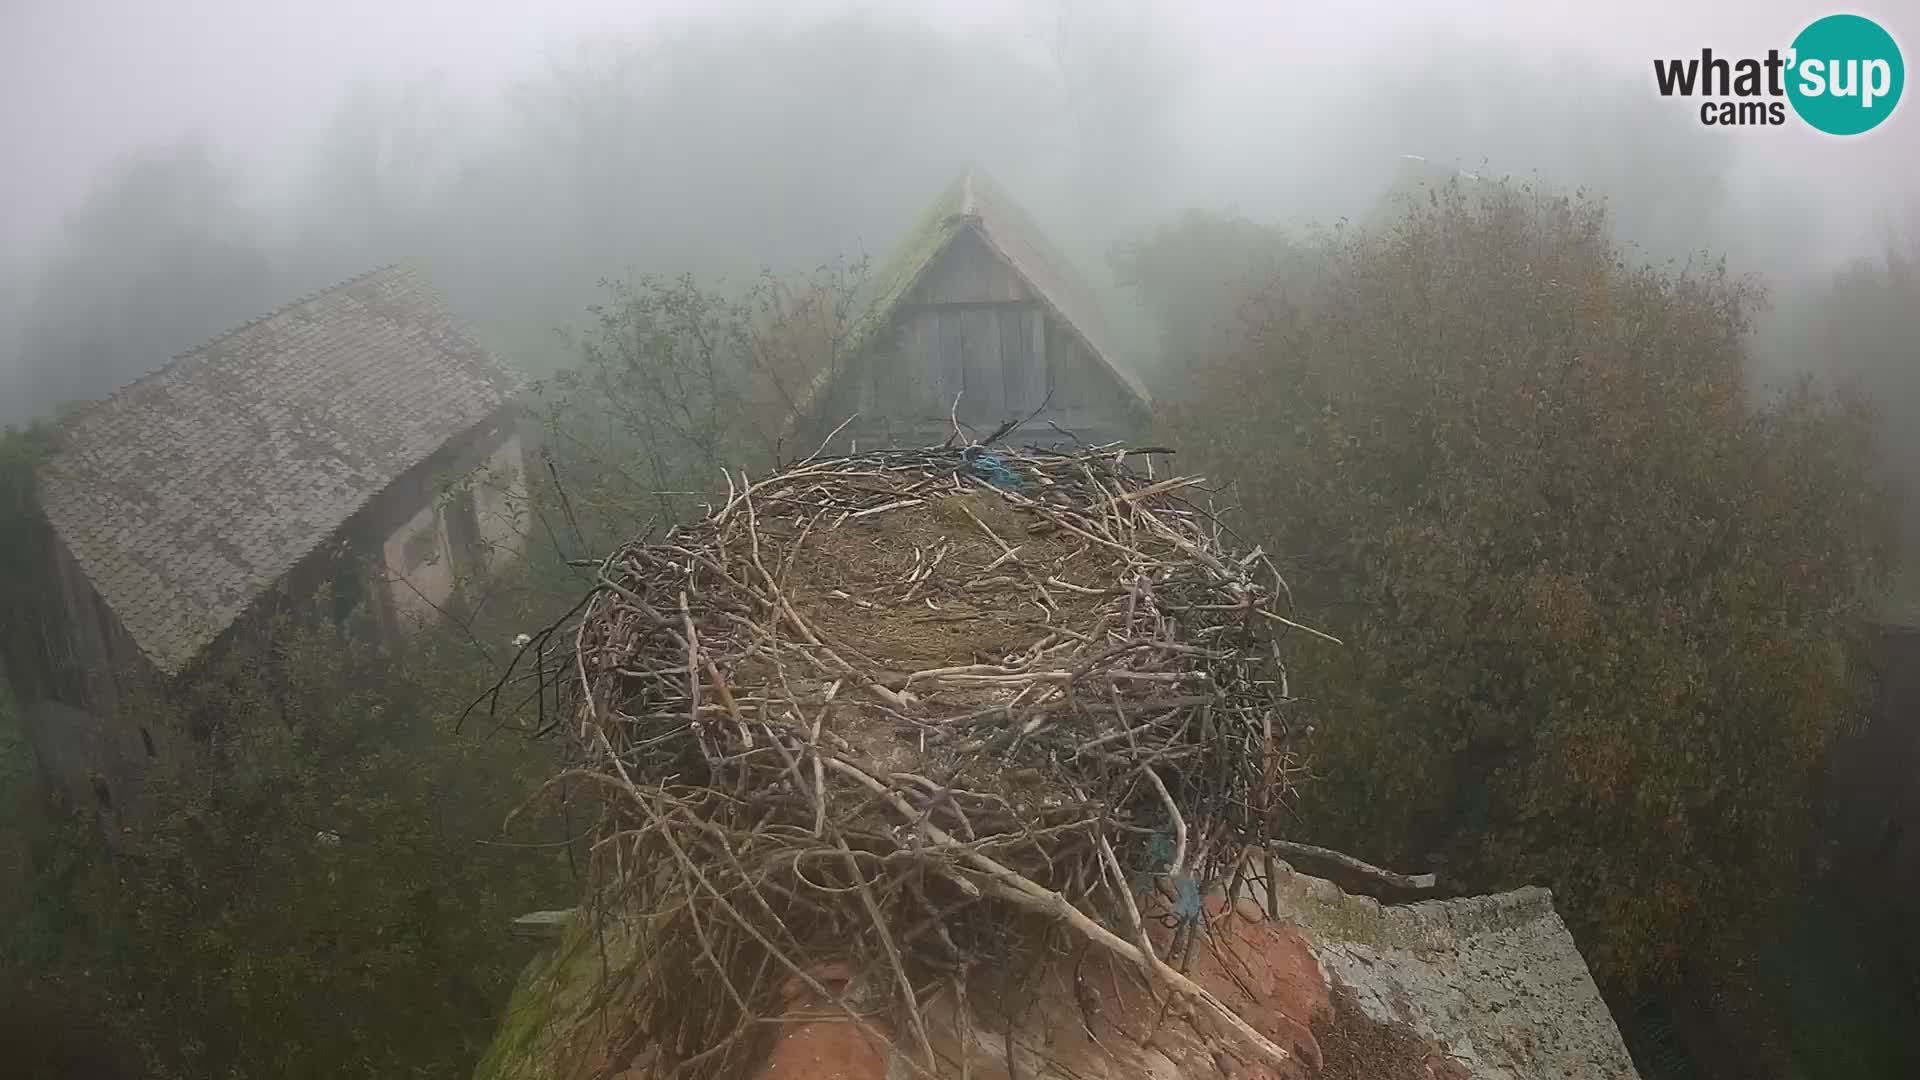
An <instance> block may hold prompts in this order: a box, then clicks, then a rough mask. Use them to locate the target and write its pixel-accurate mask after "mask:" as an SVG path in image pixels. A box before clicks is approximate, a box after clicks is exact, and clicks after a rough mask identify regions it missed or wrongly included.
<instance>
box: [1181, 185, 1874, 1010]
mask: <svg viewBox="0 0 1920 1080" xmlns="http://www.w3.org/2000/svg"><path fill="white" fill-rule="evenodd" d="M1319 256H1320V258H1321V259H1322V260H1323V267H1322V270H1323V273H1322V276H1321V279H1320V280H1319V283H1318V285H1317V286H1316V287H1315V289H1314V290H1313V294H1312V295H1311V296H1309V297H1306V298H1304V299H1301V298H1298V297H1296V296H1293V295H1279V294H1270V295H1269V297H1268V298H1267V302H1266V303H1265V304H1264V305H1261V308H1262V314H1261V317H1260V318H1259V319H1258V320H1256V321H1255V322H1254V323H1253V324H1252V327H1253V328H1252V329H1251V331H1250V332H1249V334H1248V337H1247V340H1246V341H1244V342H1243V344H1242V347H1239V348H1237V349H1235V350H1233V351H1231V352H1230V353H1227V354H1225V355H1222V356H1218V357H1215V358H1214V360H1213V362H1212V363H1210V364H1199V365H1197V367H1199V368H1200V372H1199V374H1198V385H1199V389H1198V391H1197V392H1195V393H1194V394H1193V396H1192V397H1191V399H1190V400H1188V401H1186V402H1183V403H1180V404H1177V405H1175V406H1173V407H1172V408H1171V409H1170V410H1169V415H1168V417H1167V420H1168V424H1169V427H1170V429H1171V436H1172V437H1173V438H1174V439H1175V441H1176V442H1177V444H1178V445H1179V446H1180V447H1181V448H1182V449H1183V451H1186V452H1192V453H1194V454H1196V455H1197V456H1198V457H1199V458H1200V459H1201V460H1200V462H1199V465H1201V466H1203V468H1204V471H1206V472H1207V474H1208V475H1211V476H1214V477H1216V478H1219V479H1231V480H1233V481H1235V482H1236V492H1237V494H1238V496H1239V497H1240V498H1241V499H1242V500H1243V501H1244V506H1245V510H1246V511H1247V513H1248V515H1249V517H1250V518H1251V520H1252V522H1253V523H1254V525H1255V527H1256V531H1257V532H1258V534H1259V535H1260V538H1261V539H1262V540H1263V541H1264V542H1265V543H1267V544H1268V545H1269V546H1270V547H1272V548H1273V549H1275V550H1278V551H1279V552H1282V553H1283V554H1284V555H1285V556H1286V558H1287V565H1288V566H1290V567H1291V568H1292V571H1293V573H1294V576H1295V578H1296V580H1295V581H1294V585H1295V588H1296V594H1297V596H1298V597H1299V599H1300V600H1301V602H1302V603H1303V605H1304V606H1305V607H1306V609H1307V611H1308V613H1309V615H1310V616H1311V618H1312V619H1313V620H1314V621H1315V622H1316V623H1317V624H1318V625H1321V626H1323V627H1325V628H1326V629H1328V630H1329V631H1331V632H1333V633H1335V634H1337V635H1339V636H1340V637H1342V638H1343V639H1344V641H1345V646H1344V647H1343V648H1337V649H1336V648H1332V647H1327V648H1325V649H1321V650H1319V651H1318V653H1317V655H1316V656H1315V658H1314V659H1313V661H1312V667H1313V670H1311V671H1310V672H1306V673H1303V674H1302V675H1301V676H1300V678H1299V679H1298V683H1299V685H1303V686H1311V687H1314V688H1316V692H1317V693H1318V694H1319V695H1320V697H1319V699H1318V701H1317V703H1316V712H1317V715H1318V716H1319V720H1318V732H1317V735H1316V754H1317V762H1318V767H1319V769H1320V770H1321V771H1322V772H1324V774H1325V777H1326V781H1327V782H1325V783H1321V784H1319V785H1318V786H1317V787H1316V792H1317V799H1316V800H1315V804H1314V806H1313V807H1312V808H1309V809H1310V812H1313V813H1314V816H1313V817H1312V819H1311V820H1310V821H1309V822H1308V826H1309V828H1310V830H1311V831H1312V832H1314V833H1316V834H1317V835H1319V836H1321V837H1323V838H1325V839H1327V840H1329V841H1331V842H1335V843H1339V844H1342V845H1344V846H1348V847H1351V848H1355V849H1358V850H1362V851H1369V852H1372V853H1374V854H1375V855H1376V856H1377V857H1379V858H1381V859H1385V860H1390V861H1395V862H1421V863H1424V862H1427V861H1429V860H1430V859H1431V860H1435V861H1438V862H1440V863H1441V864H1442V867H1443V870H1444V872H1445V875H1446V876H1447V877H1450V878H1452V879H1454V880H1456V881H1458V882H1460V883H1462V884H1465V885H1467V886H1468V887H1473V888H1487V887H1504V886H1511V885H1518V884H1521V883H1523V882H1542V883H1546V884H1548V885H1550V886H1552V887H1553V889H1554V890H1555V894H1556V898H1557V901H1558V903H1559V905H1560V907H1561V910H1562V911H1563V912H1564V913H1565V914H1567V916H1568V917H1569V919H1570V921H1571V923H1572V925H1573V928H1574V930H1575V933H1576V935H1577V936H1578V937H1579V938H1580V939H1581V942H1582V945H1583V947H1584V949H1585V951H1586V954H1587V956H1588V958H1589V961H1590V962H1591V963H1592V964H1593V966H1594V967H1595V969H1596V971H1597V972H1598V973H1599V974H1600V975H1601V976H1602V977H1603V978H1605V979H1608V980H1612V981H1616V982H1620V983H1632V982H1634V981H1635V980H1637V979H1640V978H1641V977H1644V976H1649V975H1654V974H1657V973H1659V972H1661V971H1662V970H1664V969H1666V968H1667V967H1668V966H1669V965H1670V964H1671V963H1673V962H1674V961H1675V960H1676V959H1677V958H1678V957H1680V956H1681V955H1682V954H1683V953H1685V952H1686V951H1687V950H1688V949H1689V948H1690V947H1692V946H1693V945H1695V944H1696V943H1702V942H1703V941H1705V940H1706V939H1707V938H1709V937H1710V932H1711V931H1712V930H1713V928H1716V927H1721V926H1729V925H1733V924H1737V923H1738V922H1739V921H1741V920H1742V919H1743V918H1745V917H1746V916H1747V915H1749V914H1751V913H1753V912H1755V911H1756V910H1757V909H1758V908H1759V907H1761V906H1763V905H1765V904H1766V903H1767V902H1768V901H1769V900H1770V899H1771V898H1773V897H1774V896H1775V895H1776V894H1777V892H1778V890H1779V888H1780V886H1781V885H1782V884H1783V882H1784V881H1785V879H1786V877H1787V874H1788V871H1789V870H1790V868H1791V866H1792V863H1793V862H1794V859H1795V855H1796V851H1797V846H1798V843H1799V840H1800V838H1801V835H1802V831H1803V828H1804V824H1805V823H1804V821H1803V817H1804V808H1805V805H1806V804H1805V800H1804V792H1805V787H1806V784H1807V782H1808V780H1809V774H1810V772H1811V770H1812V769H1813V768H1814V767H1815V765H1816V763H1817V762H1818V761H1819V759H1820V757H1821V755H1822V753H1823V751H1824V749H1825V748H1826V747H1827V746H1828V745H1829V743H1830V742H1831V741H1832V739H1833V738H1834V737H1835V736H1836V735H1837V734H1838V733H1840V732H1841V731H1842V730H1843V729H1844V728H1845V727H1846V726H1847V725H1848V724H1849V723H1850V722H1852V721H1853V720H1854V718H1855V717H1857V716H1858V715H1859V714H1860V710H1861V706H1862V701H1861V700H1860V694H1859V690H1860V687H1859V685H1858V681H1857V679H1856V677H1855V674H1854V673H1855V668H1854V667H1853V666H1852V665H1851V664H1850V663H1849V656H1850V654H1849V651H1848V650H1849V642H1850V639H1851V632H1852V630H1851V628H1852V627H1853V625H1854V622H1853V620H1854V617H1855V616H1856V615H1857V614H1858V613H1859V611H1860V607H1861V602H1862V600H1863V599H1864V596H1865V590H1866V589H1867V588H1868V587H1870V586H1872V585H1873V584H1874V583H1875V581H1876V580H1877V575H1878V574H1879V570H1880V567H1881V565H1882V561H1883V559H1884V557H1885V554H1886V551H1887V544H1886V538H1887V527H1886V521H1887V514H1886V513H1885V502H1884V499H1883V498H1882V494H1881V492H1880V491H1879V490H1878V489H1877V487H1876V486H1875V482H1874V480H1873V477H1874V476H1875V475H1876V474H1875V472H1874V468H1873V453H1874V450H1873V445H1872V437H1871V426H1870V424H1869V422H1868V421H1869V418H1868V417H1867V416H1866V415H1865V413H1864V412H1863V411H1862V409H1861V408H1860V407H1858V406H1857V405H1853V404H1848V403H1841V402H1835V401H1832V400H1828V399H1826V398H1823V397H1822V396H1820V395H1819V394H1817V393H1816V392H1815V391H1814V390H1813V389H1812V388H1811V387H1810V386H1808V385H1806V384H1802V385H1800V386H1798V387H1796V388H1795V389H1794V390H1792V391H1791V392H1789V393H1786V394H1784V395H1782V396H1780V397H1779V398H1777V399H1776V400H1773V401H1771V402H1769V403H1767V404H1766V405H1765V406H1764V407H1760V408H1754V407H1752V406H1751V404H1750V400H1749V396H1748V389H1749V388H1748V386H1747V383H1746V377H1745V373H1744V370H1743V348H1744V346H1743V335H1744V334H1745V332H1746V329H1747V324H1748V317H1749V314H1750V313H1751V312H1752V311H1753V310H1754V308H1755V305H1756V304H1758V303H1760V302H1761V299H1762V298H1761V296H1760V295H1759V293H1758V292H1757V290H1756V289H1755V288H1754V287H1753V286H1751V285H1749V284H1748V283H1744V282H1741V281H1736V280H1733V279H1730V278H1729V277H1728V276H1727V275H1726V273H1725V271H1724V268H1723V267H1719V266H1712V267H1706V268H1702V269H1695V270H1688V271H1685V272H1662V271H1658V270H1654V269H1649V268H1642V267H1635V266H1630V265H1628V264H1627V263H1626V262H1624V261H1623V259H1622V257H1621V256H1620V255H1619V254H1618V253H1617V252H1616V251H1615V250H1614V249H1613V247H1612V246H1611V245H1610V242H1609V238H1608V231H1607V227H1606V219H1605V214H1604V211H1603V208H1602V207H1600V206H1598V205H1596V204H1594V203H1592V202H1588V201H1584V200H1573V199H1565V198H1552V197H1545V196H1541V195H1536V194H1535V193H1533V192H1531V191H1529V190H1526V189H1516V188H1513V187H1510V186H1505V185H1484V186H1481V187H1478V188H1476V190H1475V192H1474V193H1473V194H1471V195H1469V194H1468V193H1466V192H1464V191H1462V190H1461V189H1460V188H1459V187H1458V186H1450V187H1448V188H1446V189H1445V190H1444V191H1439V190H1436V191H1433V192H1431V193H1430V194H1429V196H1428V198H1427V199H1426V200H1424V201H1422V202H1419V203H1416V204H1414V205H1411V206H1409V207H1407V209H1406V211H1405V213H1404V215H1403V216H1402V217H1401V218H1400V219H1399V220H1398V221H1397V222H1394V223H1392V224H1390V225H1388V226H1386V227H1383V228H1379V229H1365V230H1354V229H1348V230H1344V231H1343V232H1342V233H1341V234H1339V235H1337V236H1335V237H1332V238H1330V239H1329V241H1328V242H1327V244H1326V246H1325V247H1324V249H1323V250H1322V251H1321V252H1320V253H1319Z"/></svg>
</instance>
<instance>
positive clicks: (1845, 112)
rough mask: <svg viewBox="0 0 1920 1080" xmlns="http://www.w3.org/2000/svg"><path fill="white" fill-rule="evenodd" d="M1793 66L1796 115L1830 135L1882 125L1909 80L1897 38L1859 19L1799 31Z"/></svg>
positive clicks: (1829, 20) (1832, 20)
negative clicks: (1901, 58)
mask: <svg viewBox="0 0 1920 1080" xmlns="http://www.w3.org/2000/svg"><path fill="white" fill-rule="evenodd" d="M1789 63H1790V64H1791V65H1792V68H1791V75H1790V76H1789V78H1788V82H1787V100H1789V101H1791V102H1792V103H1793V111H1794V112H1797V113H1799V114H1800V119H1802V120H1805V121H1806V122H1807V123H1809V124H1812V125H1813V126H1814V127H1815V128H1817V129H1819V130H1821V131H1824V132H1826V133H1827V134H1829V135H1858V134H1860V133H1861V132H1863V131H1870V130H1872V129H1873V128H1875V127H1877V126H1879V124H1880V123H1881V121H1883V120H1885V119H1886V118H1887V117H1888V116H1889V115H1890V114H1892V112H1893V107H1894V106H1895V105H1898V104H1899V103H1900V91H1901V89H1902V88H1903V87H1904V86H1905V85H1906V81H1907V70H1906V65H1905V64H1903V63H1902V62H1901V60H1900V46H1898V45H1896V44H1894V40H1893V35H1892V34H1889V33H1887V32H1886V31H1885V30H1884V29H1881V27H1880V24H1879V23H1876V22H1874V21H1873V20H1872V19H1867V18H1862V17H1861V16H1859V15H1829V16H1827V17H1826V18H1824V19H1820V20H1818V21H1817V22H1815V23H1813V24H1812V25H1810V26H1808V27H1807V28H1806V29H1805V30H1802V31H1800V36H1799V37H1797V38H1794V39H1793V58H1792V60H1790V61H1789Z"/></svg>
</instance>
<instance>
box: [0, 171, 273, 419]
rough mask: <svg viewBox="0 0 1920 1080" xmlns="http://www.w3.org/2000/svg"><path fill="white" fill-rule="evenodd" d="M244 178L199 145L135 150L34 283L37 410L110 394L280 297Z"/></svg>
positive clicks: (28, 351)
mask: <svg viewBox="0 0 1920 1080" xmlns="http://www.w3.org/2000/svg"><path fill="white" fill-rule="evenodd" d="M270 270H271V262H270V260H269V258H268V256H267V253H266V251H265V249H264V248H263V246H262V244H261V242H260V240H259V236H258V232H257V230H256V227H255V219H254V217H253V216H252V215H251V214H250V213H249V212H248V209H247V208H246V206H245V205H244V203H243V202H242V201H241V199H240V197H239V194H238V191H237V190H236V182H235V180H234V179H233V178H232V177H231V176H229V175H228V174H226V173H225V172H223V171H222V170H221V168H220V167H219V166H218V165H217V164H216V163H215V162H214V160H213V158H212V157H211V156H210V154H209V152H208V150H207V148H206V147H205V146H204V145H202V144H200V143H196V142H180V143H174V144H170V145H166V146H158V147H152V148H148V149H145V150H141V151H138V152H136V153H134V154H131V155H129V156H127V157H126V158H123V159H122V160H121V161H120V162H119V163H118V164H116V165H115V166H114V167H113V169H112V170H111V171H110V172H109V174H108V175H107V177H106V179H105V180H104V182H103V183H102V184H101V185H100V186H99V187H98V188H97V189H96V190H95V191H94V192H93V193H92V194H91V195H90V196H89V197H88V198H87V200H86V202H85V203H83V204H82V205H81V207H80V209H79V210H78V211H77V212H76V213H74V214H73V215H72V217H70V218H69V219H68V221H67V223H66V228H65V230H64V232H63V233H62V234H61V237H60V239H59V241H58V244H57V246H56V247H55V249H54V251H53V252H52V254H51V256H50V258H49V259H48V260H47V262H46V263H45V265H44V267H43V268H42V269H41V271H40V273H39V275H38V277H37V278H36V280H35V281H34V283H33V285H32V286H31V292H30V297H31V299H30V301H29V304H30V308H29V313H28V315H27V318H26V321H25V325H24V327H23V328H22V332H21V341H20V354H21V358H22V361H23V363H24V364H25V366H26V371H25V372H24V374H23V377H22V379H21V384H22V390H23V392H24V393H25V394H26V395H27V396H28V397H30V398H31V399H32V401H33V405H34V408H35V410H36V411H37V412H41V413H44V412H46V411H48V410H50V409H51V408H53V407H54V406H56V405H59V404H62V403H65V402H70V401H78V400H86V399H91V398H95V397H99V396H101V395H104V394H107V393H109V392H111V391H112V390H114V389H115V388H116V387H118V386H120V385H122V384H124V383H126V382H129V381H131V380H132V379H135V378H137V377H139V376H140V375H142V374H145V373H146V372H148V371H151V370H153V369H154V368H157V367H159V366H160V365H161V364H163V363H165V362H166V361H167V360H168V359H169V358H171V357H173V356H175V355H177V354H179V353H181V352H184V351H186V350H187V349H190V348H192V347H194V346H196V345H199V344H201V343H202V342H204V341H206V340H207V339H209V338H211V337H213V336H214V335H215V334H217V333H219V332H221V331H222V330H225V329H228V328H230V327H232V326H234V325H236V324H238V323H241V322H244V321H245V320H247V319H250V318H253V317H254V316H256V315H258V314H260V313H261V312H262V311H263V310H264V309H265V308H266V306H267V305H268V304H269V303H270V298H271V297H272V296H273V295H274V293H273V289H272V283H271V280H270V273H269V271H270Z"/></svg>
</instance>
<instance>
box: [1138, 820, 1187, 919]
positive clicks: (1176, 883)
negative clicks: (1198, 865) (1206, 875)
mask: <svg viewBox="0 0 1920 1080" xmlns="http://www.w3.org/2000/svg"><path fill="white" fill-rule="evenodd" d="M1173 852H1174V847H1173V834H1172V833H1171V832H1166V831H1161V832H1157V833H1154V834H1153V845H1152V847H1151V849H1150V857H1151V872H1150V873H1141V874H1135V875H1134V891H1135V892H1141V893H1144V892H1146V891H1147V890H1148V889H1149V888H1151V887H1152V885H1153V877H1152V875H1153V874H1155V873H1165V872H1166V871H1167V869H1168V868H1169V867H1171V866H1172V865H1173ZM1173 891H1174V902H1173V914H1174V916H1175V918H1177V919H1178V920H1179V921H1181V922H1187V921H1190V920H1193V919H1197V918H1199V917H1200V912H1201V910H1202V909H1201V906H1200V882H1199V881H1197V880H1195V878H1194V877H1193V875H1192V874H1188V873H1179V874H1175V875H1174V876H1173Z"/></svg>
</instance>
